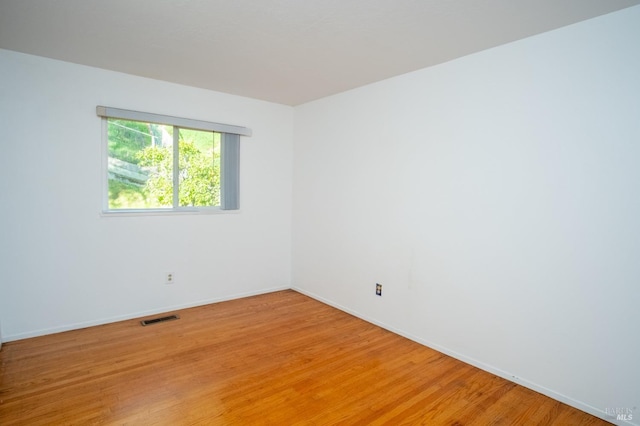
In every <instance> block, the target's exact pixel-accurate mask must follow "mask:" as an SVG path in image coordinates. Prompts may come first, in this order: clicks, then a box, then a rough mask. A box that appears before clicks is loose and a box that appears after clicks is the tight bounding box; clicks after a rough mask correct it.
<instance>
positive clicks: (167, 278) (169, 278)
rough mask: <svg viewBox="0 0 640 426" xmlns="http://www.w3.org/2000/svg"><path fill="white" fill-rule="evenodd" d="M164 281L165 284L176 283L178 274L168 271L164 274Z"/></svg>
mask: <svg viewBox="0 0 640 426" xmlns="http://www.w3.org/2000/svg"><path fill="white" fill-rule="evenodd" d="M164 283H165V284H175V283H176V274H174V273H173V272H167V273H166V274H164Z"/></svg>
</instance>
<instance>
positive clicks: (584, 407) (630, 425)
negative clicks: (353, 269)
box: [292, 286, 640, 426]
mask: <svg viewBox="0 0 640 426" xmlns="http://www.w3.org/2000/svg"><path fill="white" fill-rule="evenodd" d="M292 290H295V291H297V292H299V293H302V294H304V295H305V296H309V297H311V298H312V299H315V300H317V301H319V302H322V303H325V304H327V305H329V306H332V307H334V308H336V309H339V310H341V311H343V312H346V313H348V314H351V315H353V316H355V317H358V318H360V319H362V320H364V321H367V322H369V323H371V324H375V325H377V326H379V327H382V328H384V329H385V330H389V331H391V332H393V333H395V334H398V335H400V336H402V337H406V338H407V339H409V340H413V341H414V342H417V343H420V344H421V345H424V346H427V347H429V348H431V349H434V350H436V351H438V352H441V353H443V354H445V355H449V356H450V357H452V358H455V359H457V360H460V361H462V362H465V363H467V364H469V365H473V366H474V367H477V368H479V369H481V370H484V371H487V372H489V373H491V374H495V375H496V376H499V377H502V378H503V379H506V380H509V381H510V382H513V383H516V384H519V385H522V386H524V387H526V388H528V389H531V390H533V391H536V392H538V393H541V394H543V395H546V396H548V397H549V398H553V399H555V400H556V401H560V402H562V403H564V404H567V405H570V406H572V407H574V408H577V409H578V410H581V411H584V412H585V413H589V414H591V415H593V416H596V417H598V418H601V419H603V420H606V421H608V422H611V423H613V424H617V425H626V426H640V425H639V424H638V423H635V422H629V421H624V420H616V419H614V418H612V417H611V416H610V415H607V413H605V412H604V411H602V410H600V409H598V408H596V407H593V406H591V405H589V404H585V403H584V402H582V401H578V400H575V399H573V398H570V397H568V396H566V395H563V394H561V393H558V392H555V391H554V390H552V389H548V388H546V387H544V386H541V385H538V384H537V383H533V382H530V381H528V380H526V379H522V378H520V377H517V376H515V375H513V374H510V373H509V372H507V371H504V370H501V369H499V368H497V367H494V366H492V365H489V364H486V363H484V362H481V361H478V360H476V359H473V358H470V357H468V356H465V355H463V354H461V353H458V352H456V351H452V350H451V349H448V348H446V347H443V346H441V345H439V344H437V343H434V342H430V341H428V340H425V339H422V338H420V337H418V336H414V335H412V334H411V333H407V332H404V331H403V330H400V329H397V328H395V327H392V326H390V325H388V324H385V323H383V322H380V321H377V320H375V319H373V318H370V317H368V316H367V315H363V314H361V313H360V312H357V311H354V310H352V309H349V308H347V307H345V306H342V305H340V304H339V303H335V302H334V301H332V300H329V299H326V298H324V297H322V296H319V295H317V294H315V293H312V292H309V291H306V290H304V289H301V288H298V287H295V286H293V287H292ZM634 420H635V419H634Z"/></svg>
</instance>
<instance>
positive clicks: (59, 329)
mask: <svg viewBox="0 0 640 426" xmlns="http://www.w3.org/2000/svg"><path fill="white" fill-rule="evenodd" d="M290 289H291V287H289V286H284V287H271V288H268V289H264V290H259V291H253V292H246V293H236V294H233V295H229V296H224V297H217V298H213V299H205V300H198V301H196V302H190V303H184V304H180V305H170V306H163V307H160V308H157V309H151V310H147V311H139V312H131V313H129V314H126V315H117V316H113V317H109V318H102V319H99V320H94V321H85V322H78V323H73V324H67V325H63V326H58V327H52V328H44V329H40V330H34V331H29V332H26V333H18V334H12V335H8V336H2V338H3V341H4V342H5V343H7V342H11V341H14V340H22V339H28V338H30V337H38V336H44V335H47V334H54V333H61V332H63V331H70V330H78V329H81V328H87V327H93V326H96V325H103V324H110V323H113V322H118V321H125V320H130V319H134V318H140V317H144V316H148V315H156V314H161V313H165V312H171V311H177V310H180V309H187V308H193V307H195V306H203V305H210V304H212V303H219V302H225V301H228V300H234V299H241V298H243V297H250V296H257V295H260V294H266V293H273V292H274V291H281V290H290Z"/></svg>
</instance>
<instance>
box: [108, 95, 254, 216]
mask: <svg viewBox="0 0 640 426" xmlns="http://www.w3.org/2000/svg"><path fill="white" fill-rule="evenodd" d="M96 115H97V116H98V117H101V119H102V159H103V161H102V176H103V185H102V187H103V191H102V213H103V214H104V215H140V214H184V213H217V212H232V211H238V210H239V209H240V136H251V133H252V132H251V129H248V128H246V127H240V126H234V125H230V124H222V123H214V122H209V121H201V120H192V119H189V118H181V117H173V116H169V115H162V114H153V113H148V112H140V111H131V110H126V109H120V108H112V107H105V106H97V107H96ZM109 118H114V119H121V120H130V121H139V122H143V123H155V124H163V125H169V126H174V132H173V137H174V144H173V147H174V148H173V149H174V156H173V158H174V169H175V168H177V167H178V165H177V162H178V158H179V157H178V153H177V152H175V151H178V149H179V146H178V143H177V141H176V139H177V138H178V132H177V131H175V130H177V129H191V130H201V131H210V132H217V133H221V140H220V206H201V207H200V206H189V207H180V205H179V204H178V201H177V200H178V191H179V188H178V182H177V179H178V174H177V173H174V175H173V177H174V182H173V207H163V208H150V209H110V208H109V178H108V158H109V149H108V124H107V120H108V119H109Z"/></svg>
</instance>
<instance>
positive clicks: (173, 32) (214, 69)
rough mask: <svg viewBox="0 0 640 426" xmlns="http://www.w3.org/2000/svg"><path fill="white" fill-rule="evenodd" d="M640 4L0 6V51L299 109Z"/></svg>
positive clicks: (206, 1) (207, 1)
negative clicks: (10, 51) (324, 98)
mask: <svg viewBox="0 0 640 426" xmlns="http://www.w3.org/2000/svg"><path fill="white" fill-rule="evenodd" d="M637 4H640V0H109V1H106V0H56V1H52V0H0V48H4V49H9V50H15V51H19V52H25V53H30V54H34V55H39V56H45V57H50V58H54V59H60V60H64V61H69V62H75V63H78V64H84V65H91V66H94V67H100V68H105V69H110V70H115V71H121V72H125V73H129V74H135V75H140V76H144V77H150V78H155V79H160V80H166V81H171V82H175V83H181V84H186V85H190V86H196V87H202V88H206V89H212V90H216V91H220V92H227V93H232V94H236V95H241V96H248V97H251V98H256V99H264V100H267V101H272V102H277V103H282V104H287V105H298V104H301V103H304V102H308V101H311V100H314V99H318V98H321V97H324V96H328V95H331V94H334V93H338V92H342V91H344V90H348V89H352V88H355V87H358V86H362V85H365V84H368V83H372V82H375V81H379V80H382V79H385V78H389V77H392V76H396V75H399V74H404V73H407V72H410V71H414V70H417V69H421V68H425V67H428V66H431V65H435V64H438V63H442V62H445V61H449V60H451V59H454V58H458V57H460V56H464V55H467V54H470V53H473V52H477V51H480V50H484V49H488V48H491V47H494V46H498V45H501V44H504V43H508V42H511V41H514V40H518V39H522V38H525V37H528V36H531V35H534V34H539V33H542V32H545V31H549V30H552V29H555V28H559V27H562V26H565V25H569V24H572V23H575V22H579V21H582V20H585V19H589V18H593V17H596V16H599V15H602V14H605V13H609V12H613V11H615V10H619V9H622V8H625V7H629V6H633V5H637Z"/></svg>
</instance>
